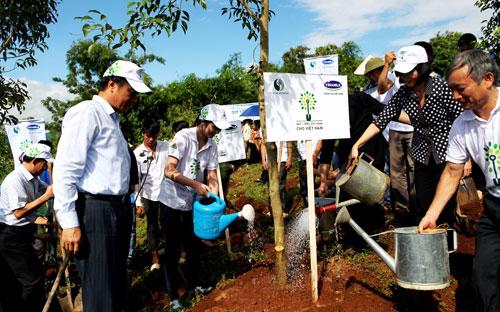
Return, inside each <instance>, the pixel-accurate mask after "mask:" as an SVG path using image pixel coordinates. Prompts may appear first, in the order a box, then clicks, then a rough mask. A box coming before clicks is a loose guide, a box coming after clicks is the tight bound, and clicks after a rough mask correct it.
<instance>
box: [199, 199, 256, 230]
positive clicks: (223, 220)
mask: <svg viewBox="0 0 500 312" xmlns="http://www.w3.org/2000/svg"><path fill="white" fill-rule="evenodd" d="M208 194H209V195H210V196H209V197H202V198H200V199H198V200H196V201H195V202H194V203H193V224H194V234H196V236H198V237H199V238H201V239H216V238H217V237H219V236H220V234H221V233H222V232H223V231H224V230H225V229H226V228H227V227H228V226H229V225H230V224H231V223H232V222H233V221H234V220H236V219H237V218H238V217H243V218H245V219H246V220H247V221H253V220H254V219H255V211H254V209H253V207H252V206H251V205H245V206H243V209H242V210H241V211H240V212H236V213H232V214H227V215H225V214H224V209H225V208H226V202H225V201H223V200H222V199H221V198H219V197H218V196H217V195H215V194H214V193H210V192H209V193H208Z"/></svg>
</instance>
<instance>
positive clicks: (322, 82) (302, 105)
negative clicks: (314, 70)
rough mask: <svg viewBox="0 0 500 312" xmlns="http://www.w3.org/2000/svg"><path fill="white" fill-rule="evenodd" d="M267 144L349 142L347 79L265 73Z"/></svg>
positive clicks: (343, 77) (345, 77)
mask: <svg viewBox="0 0 500 312" xmlns="http://www.w3.org/2000/svg"><path fill="white" fill-rule="evenodd" d="M264 94H265V95H264V96H265V101H266V102H265V105H266V124H267V141H269V142H276V141H296V140H321V139H340V138H349V136H350V133H349V107H348V97H347V94H348V89H347V76H331V75H302V74H280V73H264Z"/></svg>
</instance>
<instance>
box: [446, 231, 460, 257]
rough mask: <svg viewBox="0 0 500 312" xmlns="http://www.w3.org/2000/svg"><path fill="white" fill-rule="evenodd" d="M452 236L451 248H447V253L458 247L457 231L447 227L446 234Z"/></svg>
mask: <svg viewBox="0 0 500 312" xmlns="http://www.w3.org/2000/svg"><path fill="white" fill-rule="evenodd" d="M450 234H451V236H452V241H453V246H452V247H453V249H451V250H448V253H454V252H455V251H457V248H458V237H457V232H456V231H455V230H454V229H448V235H450Z"/></svg>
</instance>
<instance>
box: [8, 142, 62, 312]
mask: <svg viewBox="0 0 500 312" xmlns="http://www.w3.org/2000/svg"><path fill="white" fill-rule="evenodd" d="M21 159H22V164H21V165H20V166H18V167H17V168H16V169H15V170H14V171H12V172H11V173H9V174H8V175H7V177H5V179H4V181H3V182H2V186H1V195H0V310H1V311H5V312H10V311H23V312H38V311H41V310H42V308H43V298H44V296H45V293H44V273H43V268H42V262H41V261H40V259H39V258H38V257H37V255H36V253H35V249H34V248H33V239H34V234H35V231H36V225H35V224H34V222H35V219H36V218H37V215H38V214H37V213H36V212H37V210H38V208H39V207H40V206H41V205H43V204H44V203H45V202H46V201H47V200H49V199H50V198H52V197H53V194H52V186H47V185H46V184H45V183H44V182H42V181H40V180H39V179H38V176H39V175H40V174H41V173H42V172H43V171H44V170H45V169H46V168H47V162H48V161H52V155H51V154H50V147H49V146H47V145H45V144H32V145H30V146H29V147H28V148H27V149H26V151H24V153H23V154H22V155H21Z"/></svg>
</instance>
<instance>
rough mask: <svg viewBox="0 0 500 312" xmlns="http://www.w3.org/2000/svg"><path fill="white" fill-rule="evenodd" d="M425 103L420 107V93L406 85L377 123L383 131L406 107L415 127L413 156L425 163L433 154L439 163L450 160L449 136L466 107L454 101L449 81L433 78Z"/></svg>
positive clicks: (426, 86)
mask: <svg viewBox="0 0 500 312" xmlns="http://www.w3.org/2000/svg"><path fill="white" fill-rule="evenodd" d="M424 96H425V105H424V107H422V108H421V107H420V104H419V102H418V98H417V95H416V94H415V92H414V91H413V90H412V89H410V88H409V87H407V86H405V85H402V86H401V88H399V90H398V92H396V94H394V96H393V97H392V98H391V100H390V101H389V103H388V104H387V105H386V106H385V108H384V110H383V111H382V112H381V113H380V115H379V116H378V117H377V118H376V119H375V121H374V123H375V125H376V126H377V127H378V128H379V129H381V130H383V129H384V128H385V127H386V126H387V124H388V123H389V122H390V121H391V120H397V119H398V117H399V115H400V114H401V111H402V110H404V111H405V112H406V113H407V114H408V115H409V116H410V120H411V124H412V125H413V127H414V129H415V130H414V133H413V142H412V155H413V158H414V159H415V160H416V161H418V162H420V163H423V164H425V165H427V164H428V163H429V160H430V159H431V155H432V156H433V158H434V161H435V162H436V163H437V164H439V163H442V162H444V161H445V159H446V150H447V148H448V135H449V132H450V129H451V125H452V124H453V121H454V120H455V119H456V118H457V117H458V116H459V115H460V114H461V113H462V111H463V109H462V107H461V106H460V104H459V103H458V102H456V101H455V100H453V97H452V92H451V90H450V88H448V85H447V84H446V82H444V81H442V80H441V79H438V78H434V77H429V78H428V79H427V81H426V82H425V95H424Z"/></svg>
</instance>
